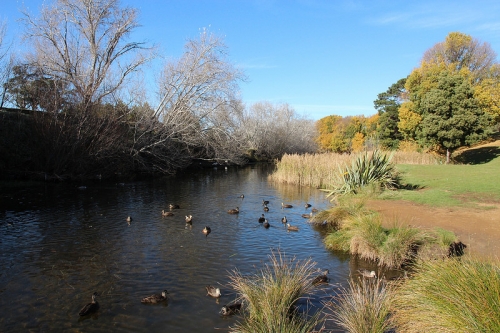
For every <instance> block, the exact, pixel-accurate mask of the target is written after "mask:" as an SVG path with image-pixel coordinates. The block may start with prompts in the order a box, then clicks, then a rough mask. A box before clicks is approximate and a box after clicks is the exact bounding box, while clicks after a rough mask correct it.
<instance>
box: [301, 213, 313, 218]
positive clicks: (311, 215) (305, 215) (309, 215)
mask: <svg viewBox="0 0 500 333" xmlns="http://www.w3.org/2000/svg"><path fill="white" fill-rule="evenodd" d="M302 217H303V218H305V219H310V218H311V217H313V213H312V212H310V213H309V214H302Z"/></svg>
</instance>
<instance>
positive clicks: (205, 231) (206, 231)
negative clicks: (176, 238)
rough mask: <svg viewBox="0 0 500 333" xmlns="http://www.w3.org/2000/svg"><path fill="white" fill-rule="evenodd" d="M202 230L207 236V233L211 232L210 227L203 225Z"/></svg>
mask: <svg viewBox="0 0 500 333" xmlns="http://www.w3.org/2000/svg"><path fill="white" fill-rule="evenodd" d="M202 232H203V233H204V234H205V236H208V234H209V233H211V232H212V229H210V227H205V228H203V231H202Z"/></svg>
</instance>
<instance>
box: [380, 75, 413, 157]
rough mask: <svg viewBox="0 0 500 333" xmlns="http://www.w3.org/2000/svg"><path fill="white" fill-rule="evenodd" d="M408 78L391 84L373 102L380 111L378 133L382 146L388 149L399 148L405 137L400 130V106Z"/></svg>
mask: <svg viewBox="0 0 500 333" xmlns="http://www.w3.org/2000/svg"><path fill="white" fill-rule="evenodd" d="M405 83H406V78H402V79H400V80H399V81H398V82H396V83H394V84H393V85H391V86H390V87H389V88H388V89H387V91H386V92H383V93H380V94H378V95H377V99H376V100H375V101H374V102H373V104H374V105H375V109H376V110H377V111H378V114H379V116H380V117H379V120H378V124H379V126H378V127H377V134H378V137H379V140H380V143H381V144H382V146H384V147H385V148H388V149H397V147H398V144H399V141H400V140H401V139H402V138H403V136H402V134H401V133H400V132H399V130H398V122H399V111H398V110H399V106H400V105H401V103H402V100H403V95H404V93H405V92H406V90H405Z"/></svg>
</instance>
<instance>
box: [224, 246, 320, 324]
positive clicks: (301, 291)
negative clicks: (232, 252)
mask: <svg viewBox="0 0 500 333" xmlns="http://www.w3.org/2000/svg"><path fill="white" fill-rule="evenodd" d="M269 257H270V260H271V262H270V263H269V264H266V265H265V267H264V268H263V269H261V271H260V272H259V273H257V274H254V275H251V276H243V275H242V274H241V273H240V272H239V271H233V273H232V274H231V276H230V280H231V283H230V284H231V286H232V287H233V288H234V289H235V290H236V291H237V293H238V294H239V298H240V300H241V301H242V302H243V304H244V309H245V312H244V313H245V314H244V320H243V321H242V322H240V323H238V324H237V325H236V326H235V327H233V328H232V330H231V331H232V332H242V333H246V332H262V333H264V332H297V333H300V332H304V333H306V332H311V331H312V330H314V328H315V327H316V326H317V325H318V323H319V315H320V311H316V313H315V314H313V315H312V316H309V314H307V313H300V312H299V311H298V310H297V308H296V307H295V304H296V302H297V301H298V300H299V298H301V297H303V296H304V295H306V294H308V293H309V292H311V290H312V288H313V284H312V280H313V279H314V277H315V276H316V275H317V271H318V270H317V269H316V268H315V263H314V262H313V261H312V260H311V259H307V260H296V259H295V258H291V259H290V258H287V257H286V256H285V254H283V253H280V252H278V253H274V252H273V253H272V254H271V255H270V256H269Z"/></svg>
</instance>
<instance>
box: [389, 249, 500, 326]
mask: <svg viewBox="0 0 500 333" xmlns="http://www.w3.org/2000/svg"><path fill="white" fill-rule="evenodd" d="M392 312H393V317H392V320H393V322H394V325H395V327H396V330H397V332H406V333H417V332H418V333H420V332H428V333H438V332H439V333H466V332H467V333H476V332H477V333H479V332H500V267H499V266H498V264H493V263H487V262H480V261H475V260H472V259H465V258H461V259H447V260H432V261H422V262H420V263H419V264H418V265H417V267H416V270H415V274H414V275H413V278H412V279H409V280H408V281H406V282H405V283H404V284H402V285H401V287H400V288H399V289H398V290H397V292H396V293H395V296H394V299H393V301H392Z"/></svg>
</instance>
